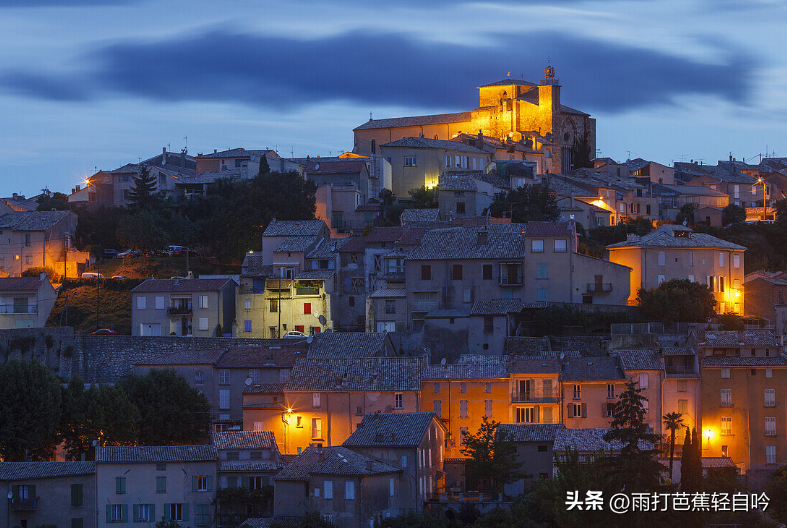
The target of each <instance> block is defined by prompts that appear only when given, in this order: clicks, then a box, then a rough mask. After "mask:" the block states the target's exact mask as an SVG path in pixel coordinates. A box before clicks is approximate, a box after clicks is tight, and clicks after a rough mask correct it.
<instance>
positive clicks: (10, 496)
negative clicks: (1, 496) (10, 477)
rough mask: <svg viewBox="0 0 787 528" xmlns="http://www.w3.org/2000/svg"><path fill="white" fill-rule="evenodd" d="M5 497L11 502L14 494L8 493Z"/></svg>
mask: <svg viewBox="0 0 787 528" xmlns="http://www.w3.org/2000/svg"><path fill="white" fill-rule="evenodd" d="M6 497H8V500H11V499H13V498H14V494H13V492H11V491H9V492H8V495H6Z"/></svg>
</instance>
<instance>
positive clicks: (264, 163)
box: [259, 155, 271, 176]
mask: <svg viewBox="0 0 787 528" xmlns="http://www.w3.org/2000/svg"><path fill="white" fill-rule="evenodd" d="M270 171H271V167H270V165H268V156H265V155H263V156H260V172H259V175H260V176H262V175H263V174H268V173H270Z"/></svg>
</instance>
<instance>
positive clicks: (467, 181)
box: [437, 172, 477, 191]
mask: <svg viewBox="0 0 787 528" xmlns="http://www.w3.org/2000/svg"><path fill="white" fill-rule="evenodd" d="M437 188H438V189H439V190H441V191H476V190H477V187H476V184H475V180H474V179H473V175H472V174H465V173H459V174H451V173H447V172H446V173H444V174H442V175H441V176H440V179H439V183H438V184H437Z"/></svg>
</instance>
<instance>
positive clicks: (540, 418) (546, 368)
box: [508, 357, 561, 424]
mask: <svg viewBox="0 0 787 528" xmlns="http://www.w3.org/2000/svg"><path fill="white" fill-rule="evenodd" d="M508 373H509V376H510V389H509V390H510V396H511V400H510V401H511V407H510V413H511V414H510V416H509V423H525V424H556V423H560V422H561V420H560V360H558V359H550V358H539V357H530V358H521V359H516V360H514V361H512V362H511V364H510V365H509V367H508Z"/></svg>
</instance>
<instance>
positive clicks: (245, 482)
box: [241, 477, 249, 489]
mask: <svg viewBox="0 0 787 528" xmlns="http://www.w3.org/2000/svg"><path fill="white" fill-rule="evenodd" d="M241 479H242V480H241V485H242V486H243V487H244V488H246V489H249V477H241Z"/></svg>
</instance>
